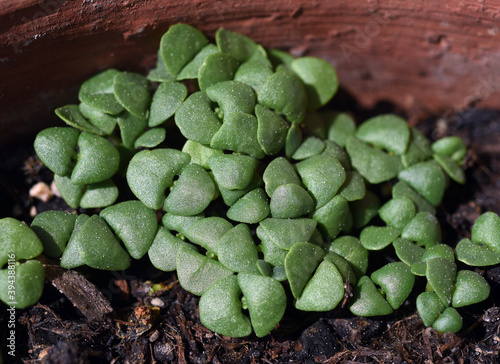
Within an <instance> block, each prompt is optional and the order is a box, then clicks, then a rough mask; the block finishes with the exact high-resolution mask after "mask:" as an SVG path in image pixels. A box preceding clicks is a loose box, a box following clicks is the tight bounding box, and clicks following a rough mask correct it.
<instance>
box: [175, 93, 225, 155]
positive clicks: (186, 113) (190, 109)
mask: <svg viewBox="0 0 500 364" xmlns="http://www.w3.org/2000/svg"><path fill="white" fill-rule="evenodd" d="M175 124H176V125H177V127H178V128H179V129H180V131H181V133H182V135H184V137H186V139H189V140H192V141H195V142H198V143H201V144H204V145H210V141H211V140H212V138H213V136H214V135H215V133H216V132H217V130H219V128H220V127H221V125H222V123H221V121H220V119H219V118H218V117H217V115H216V113H215V112H214V111H213V110H212V108H211V101H210V99H209V98H208V96H207V95H206V94H205V93H204V92H195V93H193V94H191V95H189V96H188V98H187V99H186V100H184V102H183V103H182V104H181V106H179V108H178V109H177V111H176V112H175Z"/></svg>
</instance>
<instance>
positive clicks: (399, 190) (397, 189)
mask: <svg viewBox="0 0 500 364" xmlns="http://www.w3.org/2000/svg"><path fill="white" fill-rule="evenodd" d="M392 197H393V198H402V197H406V198H408V199H410V200H412V201H413V203H414V204H415V207H416V208H417V210H416V212H423V211H427V212H428V213H430V214H432V215H435V214H436V209H435V208H434V207H433V206H432V205H431V204H430V203H429V202H427V200H426V199H424V198H423V197H422V196H420V195H419V194H418V192H416V191H415V190H414V189H413V188H411V187H410V185H408V183H406V182H404V181H399V182H397V183H396V184H395V185H394V187H392Z"/></svg>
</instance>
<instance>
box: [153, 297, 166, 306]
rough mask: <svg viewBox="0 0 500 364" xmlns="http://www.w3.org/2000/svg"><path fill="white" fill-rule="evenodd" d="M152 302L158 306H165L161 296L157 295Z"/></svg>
mask: <svg viewBox="0 0 500 364" xmlns="http://www.w3.org/2000/svg"><path fill="white" fill-rule="evenodd" d="M151 304H152V305H153V306H156V307H164V306H165V302H163V301H162V300H161V299H160V298H158V297H155V298H153V299H152V300H151Z"/></svg>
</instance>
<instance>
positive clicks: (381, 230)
mask: <svg viewBox="0 0 500 364" xmlns="http://www.w3.org/2000/svg"><path fill="white" fill-rule="evenodd" d="M400 234H401V230H399V229H395V228H393V227H390V226H367V227H365V228H364V229H363V230H362V231H361V234H360V236H359V240H360V241H361V245H363V246H364V247H365V248H366V249H368V250H381V249H384V248H385V247H386V246H388V245H390V244H391V243H392V242H393V241H394V240H396V239H397V238H398V237H399V235H400Z"/></svg>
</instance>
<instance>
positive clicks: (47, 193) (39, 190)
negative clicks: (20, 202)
mask: <svg viewBox="0 0 500 364" xmlns="http://www.w3.org/2000/svg"><path fill="white" fill-rule="evenodd" d="M30 197H35V198H38V199H39V200H42V201H43V202H47V201H48V200H50V199H51V198H52V197H54V193H53V192H52V191H51V189H50V187H49V185H48V184H46V183H45V182H38V183H37V184H36V185H34V186H33V187H31V189H30Z"/></svg>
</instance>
